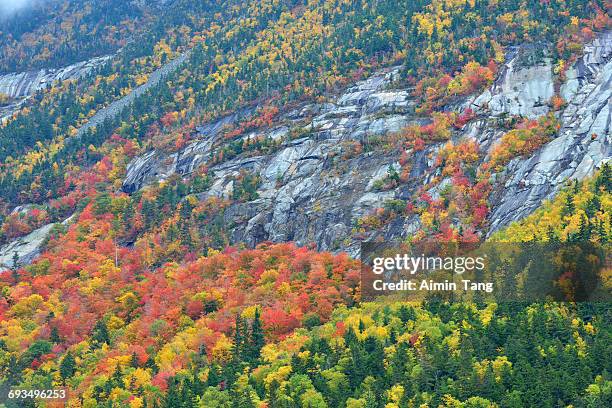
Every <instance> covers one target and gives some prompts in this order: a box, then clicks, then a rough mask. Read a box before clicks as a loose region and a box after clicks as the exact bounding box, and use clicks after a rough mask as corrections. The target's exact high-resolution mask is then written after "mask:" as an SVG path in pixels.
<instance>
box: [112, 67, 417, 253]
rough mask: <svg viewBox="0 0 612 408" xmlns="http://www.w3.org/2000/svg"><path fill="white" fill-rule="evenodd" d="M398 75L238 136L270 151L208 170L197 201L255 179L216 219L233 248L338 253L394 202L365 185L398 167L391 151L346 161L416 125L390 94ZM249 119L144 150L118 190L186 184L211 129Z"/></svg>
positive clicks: (402, 94) (404, 104) (408, 107)
mask: <svg viewBox="0 0 612 408" xmlns="http://www.w3.org/2000/svg"><path fill="white" fill-rule="evenodd" d="M398 74H399V68H394V69H390V70H386V71H382V72H379V73H377V74H375V75H374V76H372V77H371V78H369V79H367V80H365V81H362V82H359V83H357V84H356V85H355V86H354V87H352V88H349V89H347V90H346V92H345V93H344V94H342V95H340V96H339V97H338V98H336V99H335V100H332V101H330V102H328V103H322V104H310V105H306V106H302V107H301V108H299V109H296V110H294V111H291V112H287V113H285V114H284V115H282V117H281V118H280V120H279V121H278V124H277V126H275V127H273V128H271V129H265V130H263V131H262V132H261V133H253V134H249V135H246V136H245V138H254V137H260V136H264V137H266V138H269V139H271V140H276V141H277V142H278V143H279V146H278V148H277V150H276V151H275V152H274V153H272V154H269V155H266V156H257V157H248V155H247V154H243V155H240V156H238V157H236V158H234V159H232V160H229V161H227V162H224V163H222V164H218V165H216V166H213V167H211V168H210V171H211V172H213V173H214V182H213V185H212V187H211V188H210V189H209V190H208V191H207V192H205V193H203V194H201V198H206V197H210V196H219V197H231V195H232V192H233V189H234V186H233V184H234V182H235V180H236V179H237V178H238V176H239V175H240V174H241V172H243V173H244V172H246V173H250V174H256V175H259V176H260V179H261V183H260V185H259V188H258V198H257V199H255V200H253V201H249V202H235V203H234V204H233V205H231V206H230V208H229V209H228V210H227V211H226V213H225V218H226V223H227V225H233V226H234V228H233V229H232V239H233V241H235V242H245V243H246V244H248V245H254V244H256V243H258V242H261V241H264V240H273V241H289V240H291V241H296V242H298V243H302V244H306V243H309V242H317V243H318V244H319V247H320V248H321V249H324V250H325V249H329V250H336V249H339V248H346V247H347V244H348V242H346V238H347V237H350V235H351V230H352V228H353V227H354V226H355V225H356V223H357V220H358V219H359V217H361V216H363V215H365V214H367V213H368V212H370V211H373V210H375V209H376V208H378V207H380V206H381V205H383V204H384V203H385V202H386V201H388V200H392V199H393V198H394V197H395V195H396V192H394V191H376V190H375V188H374V187H373V186H374V183H373V181H374V180H376V179H380V178H384V177H385V175H386V173H387V169H388V168H389V166H390V165H391V166H392V165H395V166H397V164H396V161H397V155H398V152H395V151H392V152H385V151H384V149H371V150H372V151H369V152H365V153H362V152H357V153H353V152H352V149H353V148H354V143H352V142H354V141H360V142H362V144H363V145H365V146H366V147H367V146H368V145H369V143H371V139H372V138H375V137H377V136H383V135H386V134H389V133H391V132H394V131H398V130H400V129H401V128H403V127H404V126H406V125H407V124H409V123H411V122H412V121H415V120H417V119H416V118H415V117H414V115H413V111H414V104H413V101H412V100H411V97H410V93H409V91H408V90H406V89H394V88H393V83H394V81H395V79H396V78H397V76H398ZM249 113H250V111H241V112H238V113H236V114H234V115H232V116H228V117H225V118H223V119H221V120H220V121H218V122H215V123H212V124H210V125H208V126H206V127H201V128H198V137H197V140H196V141H194V142H192V143H191V144H189V145H188V146H187V147H186V148H184V149H183V150H181V151H179V152H177V153H174V154H171V155H167V154H164V153H162V152H159V151H150V152H148V153H147V154H145V155H143V156H141V157H138V158H136V159H134V160H133V161H132V162H131V163H130V164H129V166H128V171H127V176H126V178H125V182H124V184H123V190H124V191H126V192H133V191H136V190H138V189H140V188H141V187H143V186H144V185H147V184H149V183H151V182H154V181H157V180H160V179H164V178H167V177H168V176H170V175H172V174H175V173H177V174H180V175H182V176H187V175H188V174H189V173H191V172H192V171H193V170H194V169H196V168H197V167H198V166H199V165H200V164H202V163H204V162H206V161H207V160H208V159H209V158H210V157H211V153H212V152H214V149H215V148H216V146H217V144H218V142H219V139H220V137H221V135H220V133H219V130H220V129H222V127H223V126H224V125H226V124H229V123H235V122H236V121H238V120H239V119H240V118H241V117H243V116H246V115H248V114H249ZM290 130H292V131H293V132H290ZM296 135H299V136H296Z"/></svg>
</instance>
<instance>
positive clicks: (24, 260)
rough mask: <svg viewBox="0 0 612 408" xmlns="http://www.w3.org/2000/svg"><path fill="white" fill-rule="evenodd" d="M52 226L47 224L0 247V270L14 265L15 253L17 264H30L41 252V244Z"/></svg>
mask: <svg viewBox="0 0 612 408" xmlns="http://www.w3.org/2000/svg"><path fill="white" fill-rule="evenodd" d="M54 226H55V224H47V225H45V226H43V227H41V228H39V229H37V230H35V231H33V232H31V233H30V234H28V235H26V236H25V237H21V238H18V239H16V240H15V241H12V242H10V243H9V244H7V245H5V246H3V247H0V272H3V271H6V270H8V269H11V268H12V267H13V266H14V265H13V264H14V260H15V254H16V259H17V261H18V266H24V265H28V264H30V263H31V262H32V261H33V260H34V259H35V258H36V257H37V256H38V255H40V253H41V252H42V247H43V244H44V242H45V240H46V239H47V237H48V236H49V233H50V232H51V230H52V229H53V227H54Z"/></svg>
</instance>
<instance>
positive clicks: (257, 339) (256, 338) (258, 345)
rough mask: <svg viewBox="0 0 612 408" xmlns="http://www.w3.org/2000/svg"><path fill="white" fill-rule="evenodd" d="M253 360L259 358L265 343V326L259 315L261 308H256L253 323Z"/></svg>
mask: <svg viewBox="0 0 612 408" xmlns="http://www.w3.org/2000/svg"><path fill="white" fill-rule="evenodd" d="M250 340H251V355H250V356H249V357H250V358H251V361H257V360H259V356H260V354H261V349H262V348H263V346H264V345H265V338H264V333H263V327H262V325H261V319H260V317H259V308H257V309H255V317H254V318H253V323H252V325H251V339H250Z"/></svg>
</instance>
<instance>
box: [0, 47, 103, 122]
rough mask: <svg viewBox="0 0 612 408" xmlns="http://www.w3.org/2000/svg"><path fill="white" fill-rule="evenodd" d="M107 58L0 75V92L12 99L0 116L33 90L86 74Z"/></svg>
mask: <svg viewBox="0 0 612 408" xmlns="http://www.w3.org/2000/svg"><path fill="white" fill-rule="evenodd" d="M109 58H110V57H109V56H105V57H98V58H93V59H91V60H88V61H82V62H77V63H76V64H73V65H69V66H67V67H64V68H59V69H42V70H39V71H30V72H21V73H13V74H6V75H0V94H5V95H8V97H9V98H10V99H11V100H12V103H11V104H10V105H9V106H6V107H3V108H0V117H4V116H6V115H9V114H10V113H11V112H13V111H14V110H15V109H18V108H19V106H20V105H21V103H23V101H24V100H25V98H27V97H28V96H30V95H32V94H33V93H34V92H36V91H38V90H40V89H43V88H45V87H47V86H49V85H51V84H53V83H54V82H56V81H65V80H68V79H79V78H81V77H83V76H85V75H87V74H88V73H89V72H90V71H91V70H92V69H93V68H95V67H97V66H99V65H101V64H103V63H104V62H106V61H107V60H108V59H109Z"/></svg>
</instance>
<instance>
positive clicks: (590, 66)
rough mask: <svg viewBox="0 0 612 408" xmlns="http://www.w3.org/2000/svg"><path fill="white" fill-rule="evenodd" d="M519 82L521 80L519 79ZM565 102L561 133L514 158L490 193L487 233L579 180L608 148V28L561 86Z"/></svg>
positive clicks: (611, 149)
mask: <svg viewBox="0 0 612 408" xmlns="http://www.w3.org/2000/svg"><path fill="white" fill-rule="evenodd" d="M517 86H518V87H522V86H523V84H520V83H519V84H518V85H517ZM561 94H562V95H563V97H564V98H565V100H566V101H567V102H568V105H567V107H566V108H565V109H564V110H563V112H562V113H561V115H560V119H561V122H562V126H563V127H562V129H561V130H560V132H559V136H558V137H557V138H556V139H554V140H553V141H551V142H550V143H548V144H547V145H546V146H544V147H543V148H542V149H541V150H540V151H538V152H537V153H536V154H535V155H533V156H532V157H529V158H527V159H524V160H521V159H516V160H514V161H512V162H511V163H510V164H509V165H508V166H507V168H506V170H505V171H504V173H503V174H501V175H500V176H501V177H500V180H501V184H500V186H499V188H498V190H497V193H496V194H495V195H494V196H493V197H492V200H491V204H492V208H493V211H492V214H491V228H490V233H492V232H494V231H496V230H498V229H499V228H501V227H503V226H505V225H508V224H509V223H510V222H512V221H516V220H519V219H521V218H523V217H525V216H527V215H529V214H530V213H531V212H533V211H534V210H535V209H537V208H538V207H539V206H540V204H541V203H542V201H543V200H545V199H549V198H552V197H553V196H554V195H555V194H556V193H557V192H558V191H559V189H560V188H561V187H562V186H563V185H564V184H565V181H566V180H572V179H578V180H580V179H583V178H584V177H586V176H588V175H591V174H592V173H593V171H594V169H595V168H596V167H599V166H601V165H602V164H603V163H604V162H605V161H607V160H609V158H610V155H611V153H612V136H611V131H610V127H611V126H610V125H611V122H612V109H611V108H612V102H611V101H612V98H611V97H612V32H608V33H607V34H605V35H603V36H601V37H599V38H598V39H596V40H595V41H594V42H593V43H592V44H590V45H589V46H587V47H586V48H585V52H584V56H583V57H582V58H580V59H579V60H578V62H577V63H576V64H575V65H574V66H573V67H572V68H571V69H570V70H569V72H568V81H567V82H566V83H564V84H563V86H562V87H561Z"/></svg>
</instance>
